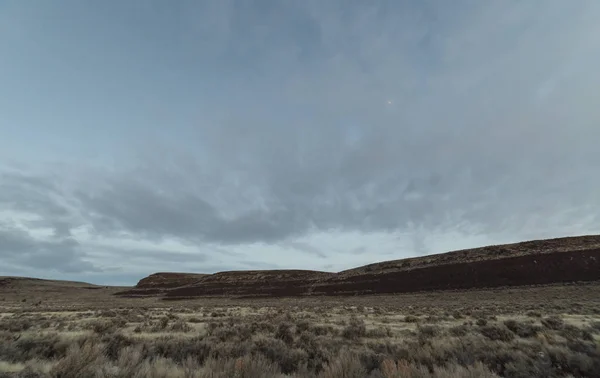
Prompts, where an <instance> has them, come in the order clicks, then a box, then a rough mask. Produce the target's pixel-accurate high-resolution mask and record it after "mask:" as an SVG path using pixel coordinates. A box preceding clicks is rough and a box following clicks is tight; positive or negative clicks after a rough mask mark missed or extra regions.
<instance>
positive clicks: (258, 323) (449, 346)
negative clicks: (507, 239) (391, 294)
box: [0, 294, 600, 378]
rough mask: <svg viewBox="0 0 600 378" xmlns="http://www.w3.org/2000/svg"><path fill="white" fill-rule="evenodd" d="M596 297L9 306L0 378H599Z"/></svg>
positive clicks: (2, 318) (1, 333)
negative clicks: (453, 302) (395, 303)
mask: <svg viewBox="0 0 600 378" xmlns="http://www.w3.org/2000/svg"><path fill="white" fill-rule="evenodd" d="M465 295H468V294H465ZM130 301H131V303H135V301H136V300H130ZM597 301H598V298H596V301H590V302H589V303H590V304H589V305H588V306H582V308H581V312H582V314H580V315H575V314H564V313H562V308H554V307H549V308H547V309H544V310H543V311H544V314H543V316H542V317H541V318H537V317H534V318H532V317H530V316H527V315H526V313H527V311H531V310H527V311H525V310H519V311H514V308H513V307H512V306H510V305H506V304H498V306H496V307H493V308H492V307H489V306H482V305H477V304H476V303H474V302H473V303H470V302H469V303H466V302H463V303H461V305H462V307H461V309H460V310H456V309H452V308H443V307H437V308H420V307H416V306H412V305H411V306H408V307H405V308H404V309H400V308H395V309H388V308H382V307H374V306H330V305H329V304H327V303H321V306H320V307H316V306H312V305H304V304H303V303H302V302H297V306H293V307H292V306H283V305H282V306H278V307H273V306H266V305H264V304H262V303H257V302H255V305H254V306H250V307H239V306H223V307H206V306H200V305H197V304H196V305H191V306H190V307H151V308H137V307H131V308H121V309H108V308H107V309H98V310H93V311H63V312H53V311H48V310H51V309H50V308H39V307H36V308H34V307H31V308H20V309H19V308H17V307H14V305H15V304H16V302H9V305H10V306H13V307H11V308H7V307H2V308H0V377H23V378H24V377H28V378H34V377H56V378H58V377H61V378H70V377H73V378H75V377H140V378H141V377H149V378H158V377H165V378H166V377H248V378H259V377H297V378H309V377H310V378H314V377H322V378H348V377H350V378H365V377H369V378H395V377H419V378H423V377H425V378H427V377H436V378H453V377H566V376H572V377H600V326H598V324H600V314H598V313H597V310H598V302H597ZM158 303H160V302H158V301H157V302H156V304H158ZM163 303H164V302H163ZM457 312H459V313H460V316H455V315H458V314H457ZM409 313H414V314H416V315H412V314H409ZM452 313H454V315H453V314H452ZM215 314H216V315H217V316H214V315H215ZM191 319H194V321H193V322H191V321H190V320H191ZM407 319H410V321H409V322H407ZM478 320H486V322H485V324H483V323H482V324H479V322H478Z"/></svg>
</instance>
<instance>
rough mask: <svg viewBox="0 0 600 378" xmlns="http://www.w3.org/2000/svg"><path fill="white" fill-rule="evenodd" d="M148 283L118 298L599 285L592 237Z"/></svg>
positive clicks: (599, 240)
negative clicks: (330, 269)
mask: <svg viewBox="0 0 600 378" xmlns="http://www.w3.org/2000/svg"><path fill="white" fill-rule="evenodd" d="M153 277H154V278H153ZM156 277H157V275H151V276H150V277H147V278H145V279H142V280H141V281H140V283H138V285H136V287H135V288H133V289H131V290H127V291H124V292H121V293H120V295H124V296H133V297H138V296H161V297H163V298H164V299H185V298H194V297H209V296H235V297H280V296H307V295H363V294H384V293H407V292H417V291H431V290H454V289H477V288H491V287H499V286H524V285H539V284H553V283H564V282H574V281H600V235H591V236H580V237H568V238H557V239H548V240H535V241H528V242H522V243H514V244H506V245H497V246H487V247H482V248H475V249H467V250H460V251H454V252H447V253H443V254H437V255H430V256H424V257H417V258H409V259H403V260H393V261H386V262H381V263H376V264H370V265H366V266H362V267H358V268H355V269H350V270H346V271H342V272H339V273H327V272H316V271H303V270H265V271H237V272H219V273H215V274H209V275H194V274H182V273H177V274H167V273H160V274H158V277H160V279H156ZM149 283H151V284H149Z"/></svg>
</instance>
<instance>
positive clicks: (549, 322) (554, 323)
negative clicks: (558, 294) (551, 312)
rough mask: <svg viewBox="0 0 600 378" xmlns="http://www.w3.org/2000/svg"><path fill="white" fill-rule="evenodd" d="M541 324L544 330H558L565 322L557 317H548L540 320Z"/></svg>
mask: <svg viewBox="0 0 600 378" xmlns="http://www.w3.org/2000/svg"><path fill="white" fill-rule="evenodd" d="M542 324H543V325H544V327H546V328H549V329H553V330H559V329H561V328H562V327H563V326H564V325H565V322H564V321H563V320H562V319H561V318H560V317H558V316H550V317H547V318H544V319H542Z"/></svg>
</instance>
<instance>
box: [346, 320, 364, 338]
mask: <svg viewBox="0 0 600 378" xmlns="http://www.w3.org/2000/svg"><path fill="white" fill-rule="evenodd" d="M366 335H367V326H366V325H365V322H364V320H362V319H358V318H356V317H352V318H350V321H349V322H348V325H347V326H346V327H344V329H343V330H342V336H343V337H344V338H346V339H350V340H356V339H360V338H361V337H365V336H366Z"/></svg>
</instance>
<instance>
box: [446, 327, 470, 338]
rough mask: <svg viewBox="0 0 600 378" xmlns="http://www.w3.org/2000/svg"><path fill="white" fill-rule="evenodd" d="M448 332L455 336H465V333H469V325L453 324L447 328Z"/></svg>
mask: <svg viewBox="0 0 600 378" xmlns="http://www.w3.org/2000/svg"><path fill="white" fill-rule="evenodd" d="M448 332H449V333H450V335H452V336H455V337H463V336H466V335H467V333H469V327H468V326H466V325H464V324H462V325H459V326H455V327H451V328H449V329H448Z"/></svg>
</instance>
